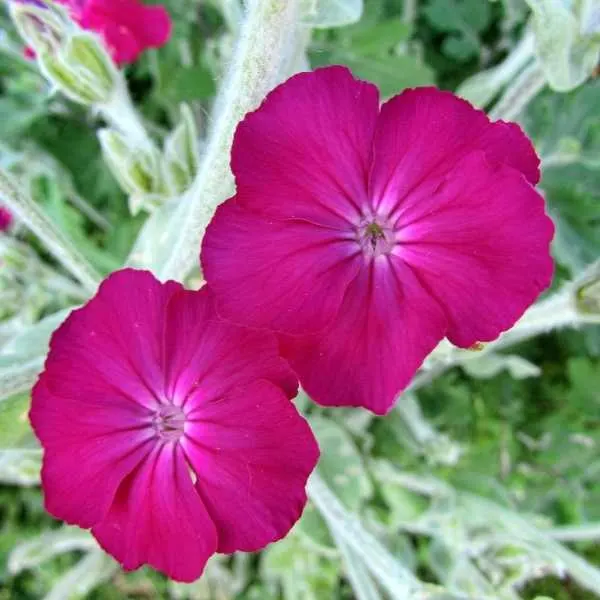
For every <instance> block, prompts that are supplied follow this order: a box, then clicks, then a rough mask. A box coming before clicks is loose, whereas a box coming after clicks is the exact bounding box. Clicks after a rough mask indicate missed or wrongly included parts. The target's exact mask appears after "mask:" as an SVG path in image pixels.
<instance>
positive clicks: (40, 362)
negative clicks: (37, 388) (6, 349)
mask: <svg viewBox="0 0 600 600" xmlns="http://www.w3.org/2000/svg"><path fill="white" fill-rule="evenodd" d="M3 363H9V364H8V366H3ZM43 366H44V358H43V357H38V358H33V359H30V360H28V361H26V362H18V361H12V360H11V359H10V358H8V359H7V358H6V357H3V356H1V355H0V405H1V403H2V402H3V401H5V400H6V399H7V398H10V397H11V396H14V395H15V394H19V393H22V392H26V391H28V390H30V389H31V387H32V386H33V384H34V383H35V382H36V379H37V377H38V375H39V374H40V371H41V370H42V368H43Z"/></svg>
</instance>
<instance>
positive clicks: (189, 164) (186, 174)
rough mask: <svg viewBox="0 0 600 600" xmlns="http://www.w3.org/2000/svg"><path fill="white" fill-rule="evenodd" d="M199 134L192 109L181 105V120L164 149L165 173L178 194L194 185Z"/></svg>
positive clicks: (170, 185)
mask: <svg viewBox="0 0 600 600" xmlns="http://www.w3.org/2000/svg"><path fill="white" fill-rule="evenodd" d="M197 138H198V132H197V130H196V123H195V122H194V117H193V115H192V111H191V110H190V108H189V107H188V106H187V105H185V104H182V105H181V120H180V122H179V123H178V125H177V127H176V128H175V129H174V130H173V132H172V133H171V134H170V135H169V136H168V137H167V139H166V141H165V147H164V160H165V172H166V177H167V182H168V185H169V188H170V190H171V191H172V192H174V193H176V194H181V193H182V192H184V191H185V190H186V189H187V188H188V187H189V186H190V184H191V183H192V181H193V179H194V176H195V174H196V171H197V169H198V160H199V157H198V155H199V153H198V141H197Z"/></svg>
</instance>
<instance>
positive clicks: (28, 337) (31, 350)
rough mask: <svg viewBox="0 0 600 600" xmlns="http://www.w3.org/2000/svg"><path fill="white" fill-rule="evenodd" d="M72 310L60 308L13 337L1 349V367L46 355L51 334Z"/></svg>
mask: <svg viewBox="0 0 600 600" xmlns="http://www.w3.org/2000/svg"><path fill="white" fill-rule="evenodd" d="M71 310H73V309H72V308H65V309H63V310H59V311H57V312H55V313H54V314H52V315H49V316H47V317H44V318H43V319H42V320H40V321H38V322H37V323H35V324H34V325H31V326H29V327H27V328H25V329H23V330H22V331H21V332H20V333H19V334H18V335H16V336H14V337H13V338H11V339H10V340H9V341H8V342H7V343H6V344H4V346H2V349H1V350H0V368H2V367H7V366H9V365H11V364H13V363H14V364H21V365H23V364H24V363H25V362H27V361H28V360H31V359H35V358H38V359H39V358H43V357H45V355H46V353H47V352H48V345H49V343H50V336H51V335H52V334H53V333H54V331H55V330H56V329H57V328H58V326H59V325H60V324H61V323H62V322H63V321H64V320H65V319H66V318H67V317H68V316H69V314H70V313H71Z"/></svg>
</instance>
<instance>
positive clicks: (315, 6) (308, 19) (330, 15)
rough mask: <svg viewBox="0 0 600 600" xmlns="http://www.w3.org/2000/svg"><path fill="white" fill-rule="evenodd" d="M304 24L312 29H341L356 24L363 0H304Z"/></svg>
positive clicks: (361, 10) (360, 13)
mask: <svg viewBox="0 0 600 600" xmlns="http://www.w3.org/2000/svg"><path fill="white" fill-rule="evenodd" d="M303 8H304V17H303V22H304V23H306V24H307V25H310V26H311V27H341V26H342V25H350V24H351V23H356V22H357V21H358V20H359V19H360V17H361V15H362V12H363V0H303Z"/></svg>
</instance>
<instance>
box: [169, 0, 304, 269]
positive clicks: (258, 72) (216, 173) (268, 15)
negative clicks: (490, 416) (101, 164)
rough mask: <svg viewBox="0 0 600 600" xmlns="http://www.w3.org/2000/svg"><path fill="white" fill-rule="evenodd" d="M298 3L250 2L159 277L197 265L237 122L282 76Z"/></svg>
mask: <svg viewBox="0 0 600 600" xmlns="http://www.w3.org/2000/svg"><path fill="white" fill-rule="evenodd" d="M299 9H300V0H251V1H250V2H248V9H247V14H246V18H245V20H244V22H243V23H242V25H241V29H240V38H239V42H238V45H237V48H236V50H235V52H234V55H233V58H232V61H231V66H230V68H229V72H228V74H227V76H226V78H225V83H224V85H223V87H222V89H221V91H220V93H219V96H218V97H217V100H216V103H215V108H214V113H215V114H214V117H213V127H212V129H211V131H210V132H209V139H208V143H207V146H206V152H205V154H204V159H203V162H202V164H201V166H200V169H199V171H198V173H197V176H196V178H195V181H194V183H193V185H192V187H191V189H190V190H189V192H188V193H187V194H186V196H185V197H184V198H182V200H181V203H180V205H179V207H178V209H177V211H176V213H175V214H174V215H173V218H172V219H171V221H170V223H169V224H168V225H167V228H170V229H171V230H172V232H175V233H176V235H174V236H173V244H172V245H171V247H170V248H168V255H167V257H166V259H165V261H164V262H163V264H162V265H161V266H160V267H159V269H158V270H159V273H158V274H159V275H160V276H161V278H163V279H169V278H172V279H177V280H183V279H184V278H185V277H186V275H187V274H188V273H189V272H190V271H191V270H192V269H193V267H194V266H195V265H196V264H197V262H198V250H199V245H200V241H201V239H202V235H203V233H204V230H205V228H206V226H207V224H208V222H209V221H210V219H211V218H212V216H213V214H214V211H215V210H216V208H217V206H218V205H219V204H220V203H221V202H223V201H224V200H225V199H226V198H227V197H228V196H229V195H230V194H231V192H232V190H233V177H232V174H231V170H230V168H229V159H230V152H231V143H232V141H233V134H234V132H235V129H236V127H237V124H238V123H239V122H240V120H241V119H242V118H243V117H244V115H245V114H246V113H247V112H248V111H250V110H253V109H254V108H256V106H258V104H259V103H260V101H261V100H262V99H263V98H264V97H265V95H266V94H267V92H269V91H270V90H271V89H272V88H273V86H274V85H276V84H277V83H278V81H279V79H280V77H281V73H280V69H281V65H282V61H285V60H287V59H288V52H287V46H288V42H289V39H290V38H294V37H295V30H296V23H297V15H298V14H299Z"/></svg>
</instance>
